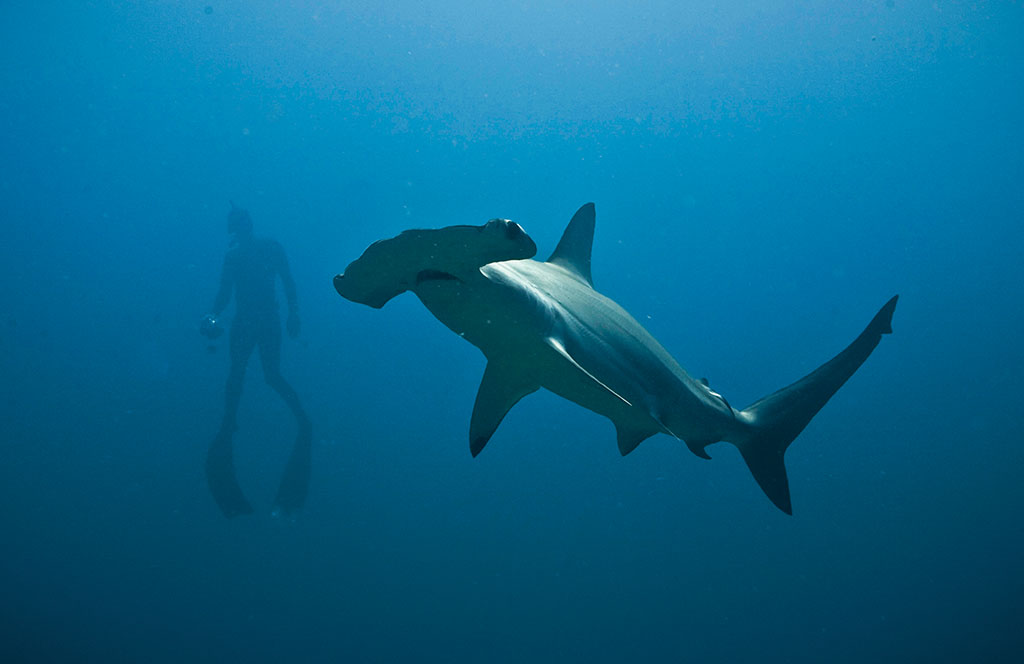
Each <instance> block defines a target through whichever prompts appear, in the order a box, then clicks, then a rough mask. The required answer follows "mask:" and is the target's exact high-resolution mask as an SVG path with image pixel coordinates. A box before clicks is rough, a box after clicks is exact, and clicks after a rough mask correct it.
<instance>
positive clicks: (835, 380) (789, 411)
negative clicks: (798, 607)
mask: <svg viewBox="0 0 1024 664" xmlns="http://www.w3.org/2000/svg"><path fill="white" fill-rule="evenodd" d="M898 298H899V296H898V295H896V296H894V297H893V298H892V299H891V300H889V301H888V302H886V303H885V306H883V307H882V308H881V309H880V310H879V312H878V313H877V314H875V317H874V318H873V319H871V322H870V323H869V324H868V326H867V328H865V329H864V331H863V332H861V333H860V336H859V337H857V338H856V339H855V340H854V341H853V343H851V344H850V345H849V346H847V347H846V349H845V350H844V351H843V352H841V353H839V354H838V355H836V356H835V357H834V358H832V359H831V360H829V361H828V362H826V363H825V364H823V365H822V366H820V367H818V368H817V369H816V370H814V371H813V372H812V373H810V374H808V375H807V376H804V377H803V378H801V379H800V380H798V381H797V382H795V383H793V384H792V385H790V386H789V387H784V388H782V389H781V390H779V391H778V392H775V393H774V394H770V395H768V396H766V397H764V398H763V399H761V400H759V401H757V402H755V403H754V404H752V405H750V406H748V407H747V408H745V409H744V410H742V411H740V413H739V417H740V419H741V420H743V421H744V423H745V424H747V425H748V426H747V427H745V428H744V432H745V433H744V434H742V435H739V436H736V438H738V440H730V442H732V443H734V444H735V445H736V447H738V448H739V450H740V453H741V454H742V455H743V460H744V461H746V462H747V466H748V467H749V468H750V472H751V473H753V475H754V479H755V480H757V483H758V485H759V486H760V487H761V489H762V490H763V491H764V492H765V494H766V495H767V496H768V498H769V499H770V500H771V501H772V502H773V503H775V505H776V507H778V508H779V509H781V510H782V511H783V512H785V513H786V514H792V513H793V507H792V504H791V503H790V499H789V480H788V478H787V477H786V466H785V463H784V462H783V455H785V453H786V448H787V447H789V444H790V443H792V442H793V439H794V438H796V437H797V436H798V435H800V432H801V431H803V430H804V427H806V426H807V423H808V422H810V421H811V418H812V417H814V416H815V415H816V414H817V412H818V411H819V410H821V407H822V406H824V405H825V403H826V402H828V400H829V399H831V398H832V395H833V394H835V393H836V391H837V390H838V389H839V388H840V387H842V386H843V383H845V382H846V380H847V379H848V378H849V377H850V376H852V375H853V373H854V372H855V371H857V369H858V368H859V367H860V365H861V364H863V363H864V360H866V359H868V355H871V351H873V350H874V349H875V346H877V345H878V342H879V341H880V340H881V338H882V335H883V334H889V333H891V332H892V326H891V323H892V314H893V311H894V310H895V309H896V300H897V299H898Z"/></svg>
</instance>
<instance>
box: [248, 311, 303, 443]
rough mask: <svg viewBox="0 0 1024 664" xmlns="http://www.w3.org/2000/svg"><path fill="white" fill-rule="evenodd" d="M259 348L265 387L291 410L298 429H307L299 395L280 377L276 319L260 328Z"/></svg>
mask: <svg viewBox="0 0 1024 664" xmlns="http://www.w3.org/2000/svg"><path fill="white" fill-rule="evenodd" d="M259 346H260V362H261V363H262V364H263V378H264V380H266V381H267V385H269V386H270V387H272V388H273V389H274V391H275V392H277V393H278V394H279V395H280V396H281V399H283V400H284V402H285V403H286V404H287V405H288V408H290V409H291V411H292V414H293V415H295V419H296V420H298V422H299V428H300V429H301V428H304V427H309V417H307V416H306V411H305V410H304V409H303V408H302V404H301V403H299V395H298V394H296V393H295V390H294V389H292V386H291V385H289V384H288V381H286V380H285V379H284V376H282V375H281V324H280V323H279V322H278V321H277V320H276V319H275V320H274V321H273V323H272V324H271V323H270V322H269V321H268V322H267V323H266V325H264V326H261V330H260V338H259Z"/></svg>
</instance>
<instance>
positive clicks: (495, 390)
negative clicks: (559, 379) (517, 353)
mask: <svg viewBox="0 0 1024 664" xmlns="http://www.w3.org/2000/svg"><path fill="white" fill-rule="evenodd" d="M539 387H540V385H539V384H538V383H537V381H536V380H532V379H531V378H530V377H529V376H527V375H526V374H525V373H524V372H523V371H521V370H519V368H518V367H517V366H516V365H514V364H511V363H505V364H502V363H498V362H488V363H487V368H486V369H484V377H483V380H481V381H480V390H479V391H478V392H477V393H476V403H475V404H473V417H472V419H471V420H470V422H469V451H470V453H471V454H472V455H473V456H476V455H477V454H480V451H481V450H482V449H484V445H486V444H487V441H489V440H490V439H491V436H492V435H494V432H495V431H496V430H497V429H498V425H499V424H501V421H502V420H503V419H504V418H505V414H506V413H508V411H509V409H511V408H512V406H514V405H516V402H518V401H519V400H520V399H522V398H523V397H525V396H526V395H527V394H530V393H531V392H536V391H537V389H538V388H539Z"/></svg>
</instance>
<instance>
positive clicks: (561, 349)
mask: <svg viewBox="0 0 1024 664" xmlns="http://www.w3.org/2000/svg"><path fill="white" fill-rule="evenodd" d="M544 341H545V342H547V344H548V346H550V347H551V348H553V349H554V350H555V351H556V352H557V353H558V354H559V355H561V356H562V357H564V358H565V359H566V360H568V361H569V363H570V364H572V365H573V366H574V367H576V369H578V370H579V371H580V372H581V373H583V375H585V376H586V377H587V378H589V379H590V380H592V381H594V382H595V383H597V384H598V385H600V386H601V387H603V388H604V389H605V390H607V391H608V393H609V394H611V395H612V396H614V397H615V398H617V399H618V400H619V401H621V402H622V403H624V404H626V405H627V406H630V407H632V406H633V404H631V403H629V401H628V400H627V399H626V398H625V397H624V396H622V395H621V394H619V393H618V392H616V391H615V390H613V389H612V388H610V387H608V386H607V385H605V384H604V383H602V382H601V381H600V380H599V379H598V378H597V376H595V375H594V374H592V373H590V372H589V371H587V370H586V369H584V368H583V367H582V366H581V365H580V363H579V362H577V361H576V360H575V359H573V357H572V355H570V354H569V351H568V350H566V348H565V344H563V343H562V341H561V340H560V339H557V338H555V337H548V338H547V339H545V340H544Z"/></svg>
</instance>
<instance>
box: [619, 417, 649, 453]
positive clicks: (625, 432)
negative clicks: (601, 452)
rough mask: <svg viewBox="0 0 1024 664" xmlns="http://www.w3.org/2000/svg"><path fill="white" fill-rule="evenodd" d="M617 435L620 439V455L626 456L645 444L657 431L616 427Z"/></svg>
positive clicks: (622, 426) (625, 426)
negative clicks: (641, 444)
mask: <svg viewBox="0 0 1024 664" xmlns="http://www.w3.org/2000/svg"><path fill="white" fill-rule="evenodd" d="M615 433H616V434H617V435H618V439H619V453H620V454H621V455H622V456H626V455H627V454H629V453H630V452H632V451H633V450H635V449H636V448H637V445H639V444H640V443H642V442H644V441H645V440H647V439H648V438H650V437H651V436H653V435H654V434H656V433H659V431H658V430H657V429H638V428H633V427H630V426H627V425H624V424H616V425H615Z"/></svg>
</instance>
